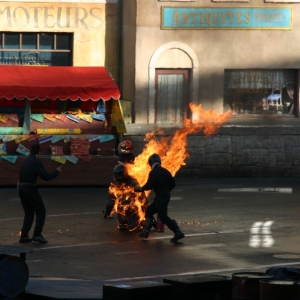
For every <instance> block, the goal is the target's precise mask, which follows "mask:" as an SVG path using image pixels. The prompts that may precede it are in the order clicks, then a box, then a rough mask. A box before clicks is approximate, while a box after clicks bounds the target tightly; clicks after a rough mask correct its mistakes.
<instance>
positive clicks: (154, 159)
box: [148, 153, 161, 167]
mask: <svg viewBox="0 0 300 300" xmlns="http://www.w3.org/2000/svg"><path fill="white" fill-rule="evenodd" d="M155 163H159V164H161V160H160V157H159V155H158V154H156V153H154V154H152V155H150V156H149V158H148V164H149V165H150V167H151V166H152V165H153V164H155Z"/></svg>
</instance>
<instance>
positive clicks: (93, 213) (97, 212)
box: [0, 211, 103, 222]
mask: <svg viewBox="0 0 300 300" xmlns="http://www.w3.org/2000/svg"><path fill="white" fill-rule="evenodd" d="M95 214H103V213H102V212H101V211H95V212H84V213H71V214H60V215H47V218H51V217H67V216H82V215H95ZM23 219H24V217H22V218H7V219H0V222H2V221H12V220H23Z"/></svg>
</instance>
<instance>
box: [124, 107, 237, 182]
mask: <svg viewBox="0 0 300 300" xmlns="http://www.w3.org/2000/svg"><path fill="white" fill-rule="evenodd" d="M190 109H191V111H192V112H193V113H194V115H196V116H197V119H196V120H194V122H193V123H192V121H191V120H190V119H185V120H184V121H183V126H182V127H181V128H180V129H178V130H177V131H176V132H175V134H174V136H172V137H162V138H161V139H160V140H158V139H157V134H158V135H160V134H162V133H163V130H162V129H158V130H157V131H152V132H150V133H147V134H146V137H145V141H146V142H147V143H146V145H145V147H144V149H143V152H142V153H141V154H140V155H138V156H137V157H136V158H135V161H134V164H133V165H131V164H128V165H126V166H127V169H128V174H129V175H131V176H132V177H134V178H136V179H137V181H138V182H139V184H140V185H143V184H145V183H146V181H147V178H148V174H149V172H150V166H149V165H148V157H149V156H150V155H151V154H153V153H156V154H158V155H159V156H160V158H161V162H162V166H163V167H164V168H166V169H168V170H169V171H170V172H171V174H172V175H173V176H175V174H176V173H177V172H178V170H179V169H180V168H181V167H182V166H184V165H185V159H186V158H187V157H189V154H188V152H187V136H188V135H189V134H192V133H197V132H200V131H203V132H204V135H205V137H208V136H210V135H213V134H215V133H216V132H217V131H218V130H219V129H220V127H221V126H222V124H223V123H224V122H225V121H226V120H227V119H228V118H229V116H230V115H231V114H232V112H231V111H228V112H226V113H223V114H218V113H217V112H216V111H215V110H213V109H210V110H208V111H204V110H203V109H202V106H201V104H199V105H198V106H196V105H195V104H193V103H190Z"/></svg>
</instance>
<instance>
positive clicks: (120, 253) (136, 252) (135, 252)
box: [116, 251, 140, 255]
mask: <svg viewBox="0 0 300 300" xmlns="http://www.w3.org/2000/svg"><path fill="white" fill-rule="evenodd" d="M139 253H140V252H138V251H131V252H119V253H116V254H118V255H123V254H139Z"/></svg>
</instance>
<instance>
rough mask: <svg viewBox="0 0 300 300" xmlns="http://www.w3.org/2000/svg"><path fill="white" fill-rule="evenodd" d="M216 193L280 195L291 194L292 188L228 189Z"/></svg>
mask: <svg viewBox="0 0 300 300" xmlns="http://www.w3.org/2000/svg"><path fill="white" fill-rule="evenodd" d="M218 192H230V193H236V192H238V193H280V194H292V193H293V188H291V187H287V188H274V187H266V188H228V189H218Z"/></svg>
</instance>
